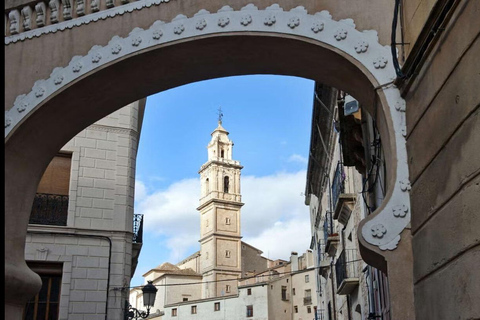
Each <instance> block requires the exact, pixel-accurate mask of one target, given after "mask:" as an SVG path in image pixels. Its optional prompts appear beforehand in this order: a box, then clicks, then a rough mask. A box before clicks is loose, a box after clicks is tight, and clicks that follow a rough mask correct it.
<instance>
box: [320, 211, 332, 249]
mask: <svg viewBox="0 0 480 320" xmlns="http://www.w3.org/2000/svg"><path fill="white" fill-rule="evenodd" d="M323 233H324V239H325V243H327V239H328V236H330V235H332V234H333V233H334V232H333V217H332V213H331V212H329V211H326V212H325V221H324V222H323Z"/></svg>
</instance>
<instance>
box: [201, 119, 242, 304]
mask: <svg viewBox="0 0 480 320" xmlns="http://www.w3.org/2000/svg"><path fill="white" fill-rule="evenodd" d="M228 134H229V133H228V132H227V131H226V130H225V129H224V128H223V127H222V121H221V114H220V117H219V121H218V126H217V128H216V129H215V130H214V131H213V132H212V134H211V136H212V139H211V140H210V143H209V144H208V146H207V150H208V160H207V162H206V163H205V164H204V165H202V167H201V168H200V171H199V174H200V181H201V198H200V206H199V207H198V208H197V210H198V211H199V213H200V223H201V226H200V240H199V242H200V254H201V255H200V259H201V262H200V272H201V273H202V275H203V282H204V283H203V291H202V296H203V298H212V297H218V296H222V295H230V294H236V293H237V279H238V278H240V276H241V266H242V262H241V239H242V237H241V232H240V208H241V207H242V206H243V203H242V202H241V200H242V199H241V194H240V170H241V169H242V168H243V167H242V166H241V165H240V162H238V161H235V160H233V159H232V149H233V142H232V141H231V140H230V139H229V138H228ZM230 279H231V281H229V280H230Z"/></svg>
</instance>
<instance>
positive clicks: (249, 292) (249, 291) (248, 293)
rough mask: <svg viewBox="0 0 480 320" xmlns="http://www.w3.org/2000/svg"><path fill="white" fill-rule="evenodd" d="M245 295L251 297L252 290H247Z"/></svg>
mask: <svg viewBox="0 0 480 320" xmlns="http://www.w3.org/2000/svg"><path fill="white" fill-rule="evenodd" d="M247 295H249V296H251V295H252V289H251V288H249V289H247Z"/></svg>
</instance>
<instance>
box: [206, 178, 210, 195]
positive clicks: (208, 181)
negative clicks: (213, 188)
mask: <svg viewBox="0 0 480 320" xmlns="http://www.w3.org/2000/svg"><path fill="white" fill-rule="evenodd" d="M205 191H206V194H208V193H209V192H210V180H208V178H207V180H205Z"/></svg>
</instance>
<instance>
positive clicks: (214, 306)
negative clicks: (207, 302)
mask: <svg viewBox="0 0 480 320" xmlns="http://www.w3.org/2000/svg"><path fill="white" fill-rule="evenodd" d="M213 310H214V311H220V302H215V304H214V305H213Z"/></svg>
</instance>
